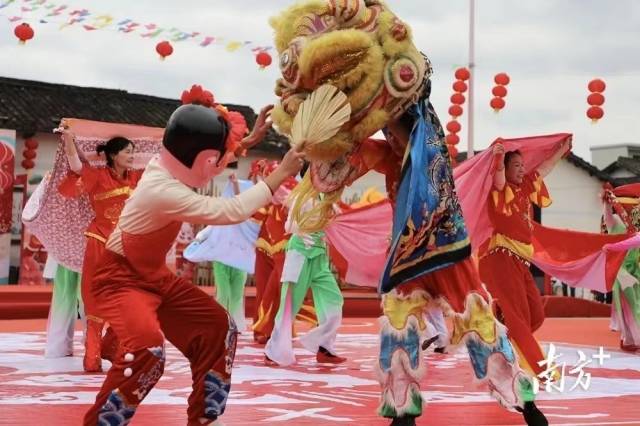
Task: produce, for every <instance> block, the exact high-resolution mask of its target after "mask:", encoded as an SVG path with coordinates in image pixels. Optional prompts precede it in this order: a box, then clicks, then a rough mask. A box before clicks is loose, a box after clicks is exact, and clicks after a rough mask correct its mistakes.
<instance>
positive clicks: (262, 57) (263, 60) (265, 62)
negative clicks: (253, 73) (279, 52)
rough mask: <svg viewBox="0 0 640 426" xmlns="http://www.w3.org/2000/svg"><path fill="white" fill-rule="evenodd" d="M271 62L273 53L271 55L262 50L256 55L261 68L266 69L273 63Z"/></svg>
mask: <svg viewBox="0 0 640 426" xmlns="http://www.w3.org/2000/svg"><path fill="white" fill-rule="evenodd" d="M271 62H272V59H271V55H269V54H268V53H267V52H264V51H262V52H260V53H258V54H257V55H256V63H257V64H258V65H260V69H265V68H266V67H268V66H269V65H271Z"/></svg>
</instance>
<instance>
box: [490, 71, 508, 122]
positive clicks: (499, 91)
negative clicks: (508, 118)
mask: <svg viewBox="0 0 640 426" xmlns="http://www.w3.org/2000/svg"><path fill="white" fill-rule="evenodd" d="M493 81H495V83H496V85H495V86H494V88H493V89H492V90H491V93H492V94H493V99H491V101H490V102H489V105H490V106H491V108H493V110H494V111H495V112H496V113H498V112H500V110H501V109H503V108H504V107H505V105H506V102H505V101H504V98H505V97H506V96H507V85H508V84H509V82H510V81H511V79H510V78H509V75H508V74H507V73H505V72H501V73H499V74H496V75H495V77H494V78H493Z"/></svg>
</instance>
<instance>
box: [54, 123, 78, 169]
mask: <svg viewBox="0 0 640 426" xmlns="http://www.w3.org/2000/svg"><path fill="white" fill-rule="evenodd" d="M54 132H56V133H60V137H61V138H62V142H63V143H64V152H65V154H66V155H67V161H68V162H69V168H70V169H71V170H72V171H73V172H74V173H77V174H80V173H81V172H82V162H81V161H80V157H79V156H78V150H77V149H76V143H75V135H74V134H73V133H72V132H71V131H70V130H69V126H68V125H67V123H65V121H64V120H62V122H61V123H60V127H58V128H57V129H55V130H54Z"/></svg>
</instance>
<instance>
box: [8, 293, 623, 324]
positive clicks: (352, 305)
mask: <svg viewBox="0 0 640 426" xmlns="http://www.w3.org/2000/svg"><path fill="white" fill-rule="evenodd" d="M52 289H53V288H52V286H17V285H8V286H0V320H2V319H37V318H46V317H47V315H48V312H49V305H50V304H51V292H52ZM202 289H203V290H204V291H206V292H207V293H209V294H211V295H213V294H214V292H215V289H214V287H202ZM245 294H246V299H245V300H246V307H245V309H246V313H247V316H252V315H253V311H254V309H255V287H247V289H246V292H245ZM343 294H344V298H345V307H344V316H345V317H347V318H349V317H377V316H380V314H381V310H380V300H379V298H378V295H377V294H376V293H375V292H374V291H372V290H369V289H366V290H365V289H363V290H358V289H356V290H345V291H344V292H343ZM543 301H544V305H545V314H546V316H547V317H608V316H609V315H610V314H611V309H610V307H609V306H608V305H605V304H602V303H597V302H592V301H588V300H584V299H576V298H572V297H561V296H544V298H543Z"/></svg>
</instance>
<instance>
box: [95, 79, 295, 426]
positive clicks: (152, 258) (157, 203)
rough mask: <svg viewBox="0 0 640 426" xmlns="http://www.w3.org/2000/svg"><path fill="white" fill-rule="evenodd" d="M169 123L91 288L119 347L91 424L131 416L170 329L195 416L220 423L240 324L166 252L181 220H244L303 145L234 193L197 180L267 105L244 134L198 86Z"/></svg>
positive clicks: (220, 164)
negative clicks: (187, 374) (223, 193)
mask: <svg viewBox="0 0 640 426" xmlns="http://www.w3.org/2000/svg"><path fill="white" fill-rule="evenodd" d="M182 98H183V103H185V105H182V106H180V107H179V108H178V109H176V111H175V112H174V113H173V114H172V115H171V117H170V118H169V121H168V123H167V126H166V130H165V134H164V139H163V147H162V151H161V153H160V155H159V157H158V158H156V159H153V160H151V162H150V163H149V164H148V166H147V168H146V169H145V172H144V174H143V176H142V178H141V180H140V182H139V184H138V187H137V188H136V190H135V191H134V193H133V194H132V195H131V197H130V198H129V200H128V202H127V203H126V205H125V207H124V209H123V210H122V214H121V215H120V219H119V221H118V224H117V225H116V228H115V230H114V231H113V233H112V234H111V236H110V237H109V239H108V241H107V243H106V252H105V254H104V256H103V257H102V259H101V265H100V266H99V267H98V269H97V270H96V273H95V276H94V281H93V287H92V293H93V295H94V297H95V298H96V300H97V301H98V305H99V306H100V309H101V312H100V313H101V315H102V317H103V318H104V319H105V320H106V321H108V322H109V323H110V324H111V326H112V327H113V328H114V330H115V332H116V335H117V336H118V338H119V339H120V341H121V347H122V349H123V350H122V351H121V353H120V354H118V356H117V357H116V359H115V360H114V362H113V366H112V367H111V369H110V370H109V372H108V374H107V377H106V379H105V381H104V384H103V385H102V389H101V390H100V392H99V394H98V396H97V398H96V402H95V404H94V405H93V406H92V407H91V409H90V410H89V411H88V412H87V414H86V416H85V419H84V424H85V425H96V424H111V425H116V424H117V425H121V424H122V425H124V424H128V422H129V421H130V419H131V418H132V417H133V415H134V414H135V410H136V408H137V406H138V405H139V404H140V403H141V402H142V400H143V399H144V397H145V396H146V395H147V394H148V393H149V391H150V390H151V389H152V388H153V387H154V386H155V384H156V383H157V382H158V380H159V379H160V377H161V376H162V372H163V369H164V362H165V350H164V341H165V338H166V339H167V340H169V341H170V342H171V343H172V344H173V345H174V346H176V347H177V348H178V349H179V350H180V351H181V352H182V353H183V354H184V355H185V356H186V357H187V358H188V359H189V362H190V364H191V370H192V377H193V392H192V393H191V395H190V396H189V407H188V409H187V414H188V419H189V420H188V424H189V425H203V424H210V423H212V422H215V421H216V419H217V418H218V417H219V416H220V415H222V414H223V412H224V409H225V405H226V401H227V397H228V395H229V391H230V384H231V366H232V364H233V358H234V355H235V347H236V335H237V328H236V326H235V324H234V322H233V319H232V318H231V317H230V316H229V315H228V313H227V312H226V311H225V310H224V308H222V307H221V306H220V305H219V304H218V303H217V302H216V301H215V300H214V299H212V298H211V297H209V296H208V295H207V294H206V293H205V292H204V291H202V290H200V289H199V288H197V287H196V286H194V285H193V284H192V283H191V282H189V281H187V280H185V279H182V278H179V277H177V276H176V275H175V274H173V273H172V272H170V271H169V269H168V268H167V266H166V262H165V258H166V255H167V252H168V251H169V249H170V247H171V245H172V244H173V242H174V240H175V238H176V236H177V234H178V231H179V229H180V226H181V224H182V222H189V223H193V224H205V225H223V224H232V223H239V222H242V221H244V220H247V219H248V218H249V217H250V216H251V215H252V214H253V213H254V212H255V211H257V210H258V209H259V208H261V207H262V206H264V205H267V204H268V203H269V202H270V201H271V198H272V196H273V193H274V192H275V190H277V189H278V187H279V186H280V184H281V183H282V182H283V181H285V179H286V178H288V177H289V176H294V175H296V174H297V173H298V171H299V170H300V168H301V167H302V163H303V154H302V153H299V152H295V151H289V152H288V153H287V154H286V155H285V156H284V158H283V160H282V162H281V164H280V166H279V167H278V168H277V169H276V170H275V171H274V172H273V173H272V174H270V175H269V176H268V177H266V178H265V179H264V180H263V181H262V182H259V183H258V184H256V185H255V186H254V187H253V188H251V189H249V190H247V191H245V192H243V193H241V194H239V195H238V196H236V197H234V198H227V199H223V198H215V197H207V196H203V195H199V194H197V193H196V192H195V191H194V190H193V189H194V188H198V187H202V186H204V185H206V184H207V183H208V182H209V181H210V180H211V178H213V177H214V176H215V175H217V174H219V173H220V172H221V171H222V170H223V169H224V168H225V167H226V165H227V164H228V163H229V162H230V161H233V160H234V159H235V157H236V156H238V155H241V154H242V152H243V151H244V150H246V149H249V148H251V147H253V146H255V145H256V144H258V143H259V142H260V141H261V140H262V138H263V137H264V135H265V134H266V132H267V130H268V129H269V127H270V125H271V123H270V122H269V120H268V117H269V114H270V110H271V108H272V107H271V106H269V107H266V108H264V109H263V110H262V111H261V112H260V115H259V117H258V120H257V122H256V125H255V126H254V129H253V131H252V132H251V134H250V135H249V136H247V137H244V134H245V132H246V124H244V120H242V119H240V118H239V117H238V115H237V113H235V114H234V113H233V112H229V111H227V110H226V109H225V108H224V107H222V106H221V105H218V104H216V103H215V102H214V100H213V95H211V93H210V92H207V91H204V90H202V88H201V87H200V86H194V87H192V89H191V91H185V92H184V93H183V97H182Z"/></svg>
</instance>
